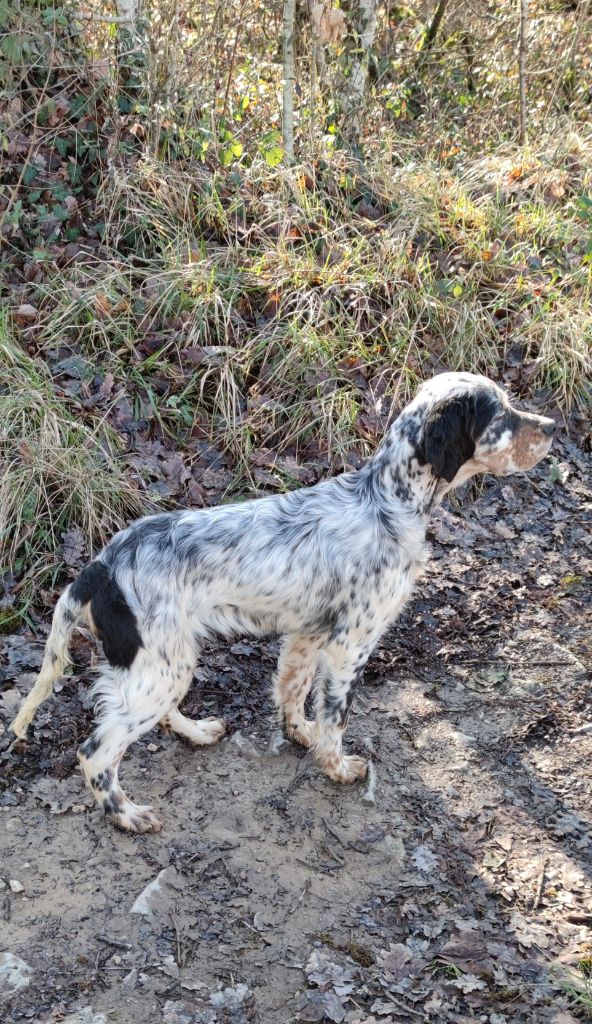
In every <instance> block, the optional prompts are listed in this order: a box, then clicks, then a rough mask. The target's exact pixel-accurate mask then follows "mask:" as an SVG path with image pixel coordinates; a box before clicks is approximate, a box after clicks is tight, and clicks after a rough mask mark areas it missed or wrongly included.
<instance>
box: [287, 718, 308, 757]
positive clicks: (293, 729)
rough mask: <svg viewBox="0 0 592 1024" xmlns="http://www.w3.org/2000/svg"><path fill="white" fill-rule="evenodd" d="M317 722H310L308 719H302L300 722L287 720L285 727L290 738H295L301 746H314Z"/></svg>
mask: <svg viewBox="0 0 592 1024" xmlns="http://www.w3.org/2000/svg"><path fill="white" fill-rule="evenodd" d="M315 728H316V725H315V722H308V721H307V720H306V719H302V721H300V722H289V721H288V722H286V724H285V726H284V729H285V733H286V736H287V738H288V739H289V740H293V741H294V743H299V744H300V746H301V747H306V748H307V750H308V749H309V747H312V745H313V743H314V740H315Z"/></svg>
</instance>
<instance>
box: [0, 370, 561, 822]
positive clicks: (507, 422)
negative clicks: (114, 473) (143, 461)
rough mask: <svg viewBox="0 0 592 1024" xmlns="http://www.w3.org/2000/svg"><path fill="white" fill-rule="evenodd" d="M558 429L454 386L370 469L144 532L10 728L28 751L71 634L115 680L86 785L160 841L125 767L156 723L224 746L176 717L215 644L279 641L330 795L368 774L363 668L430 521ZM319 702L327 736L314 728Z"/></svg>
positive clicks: (280, 694) (298, 721)
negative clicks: (357, 726)
mask: <svg viewBox="0 0 592 1024" xmlns="http://www.w3.org/2000/svg"><path fill="white" fill-rule="evenodd" d="M554 430H555V423H554V421H553V420H552V419H547V418H546V417H543V416H535V415H532V414H530V413H525V412H520V411H518V410H517V409H515V408H513V407H512V406H511V405H510V403H509V401H508V398H507V397H506V395H505V394H504V392H503V391H502V390H501V389H500V388H499V387H497V386H496V385H495V384H493V383H492V382H491V381H490V380H488V379H487V378H486V377H479V376H474V375H472V374H469V373H443V374H441V375H439V376H437V377H434V378H433V379H432V380H430V381H428V382H427V383H425V384H424V385H423V386H422V387H421V388H420V390H419V391H418V393H417V395H416V397H415V398H414V399H413V401H412V402H411V403H410V404H409V405H408V406H407V407H406V408H405V409H404V410H403V412H402V413H401V414H400V416H399V417H398V418H397V419H396V420H395V421H394V423H393V425H392V426H391V427H390V429H389V430H388V432H387V434H386V436H385V438H384V440H383V443H382V445H381V446H380V448H379V449H378V451H377V452H376V455H375V456H374V458H372V459H371V460H370V461H369V462H368V463H367V464H366V465H365V466H364V467H363V468H362V469H360V470H358V471H357V472H352V473H343V474H342V475H341V476H337V477H335V478H333V479H330V480H325V481H323V482H321V483H318V484H316V485H315V486H314V487H307V488H303V489H302V490H297V491H293V492H291V493H289V494H279V495H273V496H272V497H266V498H260V499H257V500H254V501H244V502H239V503H236V504H231V505H223V506H220V507H217V508H210V509H201V510H199V511H179V512H170V513H165V514H161V515H153V516H147V517H145V518H143V519H140V520H138V521H137V522H135V523H133V524H132V525H131V526H129V527H128V528H127V529H125V530H122V531H121V532H120V533H118V534H116V536H115V537H114V538H113V539H112V540H111V541H110V542H109V543H108V544H107V546H106V547H105V548H104V549H103V550H102V551H101V553H100V554H99V555H98V557H97V558H96V559H95V561H93V562H92V563H91V564H90V565H89V566H87V568H86V569H84V570H83V571H82V573H81V574H80V576H79V577H78V579H77V580H76V582H74V583H72V584H71V585H70V586H68V587H67V588H66V590H65V591H64V593H63V594H62V596H61V597H60V599H59V601H58V603H57V606H56V609H55V613H54V617H53V624H52V628H51V632H50V635H49V638H48V641H47V646H46V650H45V656H44V660H43V665H42V667H41V671H40V674H39V677H38V679H37V681H36V683H35V685H34V687H33V689H32V690H31V692H30V694H29V695H28V697H27V698H26V700H25V701H24V704H23V706H22V708H21V710H20V712H19V714H18V715H17V717H16V719H15V720H14V722H13V723H12V726H11V728H12V729H13V731H14V732H15V733H16V735H17V736H18V737H24V736H25V735H26V732H27V727H28V725H29V723H30V722H31V720H32V718H33V715H34V713H35V709H36V708H37V707H38V706H39V704H40V703H41V702H42V701H43V700H45V699H46V698H47V697H49V696H50V694H51V692H52V689H53V683H54V682H55V680H56V679H58V678H59V676H60V674H61V673H62V672H63V671H64V667H65V665H66V664H67V660H68V644H69V640H70V637H71V634H72V631H73V630H74V628H75V626H76V624H77V623H81V624H82V623H84V624H85V625H86V626H87V627H88V628H90V629H91V630H92V632H93V633H94V634H95V635H96V636H97V637H99V638H100V640H101V641H102V644H103V651H104V655H105V659H106V662H107V663H108V664H105V666H104V667H103V668H102V669H101V671H100V675H99V678H98V681H97V682H96V683H95V686H94V693H95V694H97V695H98V698H99V700H98V708H99V713H98V724H97V727H96V729H95V731H94V732H93V733H92V734H91V736H90V737H89V738H88V739H87V740H86V741H85V742H84V743H83V744H82V746H81V747H80V749H79V751H78V756H79V759H80V763H81V766H82V771H83V773H84V776H85V778H86V781H87V783H88V785H89V786H90V789H91V790H92V792H93V793H94V795H95V798H96V800H97V802H98V803H99V805H100V806H101V807H103V808H104V810H105V812H106V813H107V814H109V815H110V816H111V818H112V819H113V821H114V822H115V823H116V824H117V825H118V826H119V827H120V828H123V829H128V830H129V831H130V832H149V831H158V830H159V829H160V828H161V822H160V821H159V819H158V818H157V817H156V816H155V815H154V814H153V812H152V809H151V808H150V807H145V806H137V805H136V804H133V803H132V802H131V801H130V800H129V799H128V797H127V796H126V794H125V793H124V792H123V790H122V788H121V786H120V784H119V781H118V768H119V762H120V761H121V758H122V757H123V755H124V753H125V751H126V749H127V748H128V747H129V745H130V744H131V743H133V742H134V740H137V739H138V738H139V737H140V736H142V735H143V734H144V733H146V732H148V730H149V729H152V728H153V726H155V725H156V724H157V723H158V722H160V723H161V725H163V726H164V727H165V728H167V729H169V730H171V731H172V732H174V733H177V734H178V735H179V736H182V737H184V738H185V739H186V740H189V741H190V742H191V743H193V744H196V745H199V746H203V745H207V744H210V743H215V742H216V740H218V739H220V737H221V736H222V735H223V734H224V722H223V721H221V720H219V719H202V720H201V721H191V720H190V719H188V718H186V717H185V716H184V715H183V714H182V713H181V712H180V711H179V710H178V706H179V704H180V702H181V701H182V700H183V698H184V696H185V694H186V693H187V690H188V689H189V686H190V684H191V680H192V677H193V673H194V669H195V665H196V659H197V657H198V654H199V652H200V649H201V647H202V645H203V644H204V641H206V640H209V639H211V638H212V637H214V636H216V635H222V636H226V637H229V636H232V635H235V634H251V635H255V636H270V635H277V636H281V637H283V642H282V649H281V655H280V659H279V664H278V668H277V674H276V676H275V684H274V697H275V703H276V705H277V708H278V712H279V714H280V717H281V720H282V722H283V724H284V727H285V730H286V732H287V734H288V735H289V736H290V737H291V738H292V739H294V740H296V741H297V742H298V743H301V744H302V745H303V746H305V747H311V748H312V750H313V753H314V756H315V758H316V760H317V762H318V764H319V765H320V767H321V768H322V769H323V771H324V772H325V773H326V774H327V775H328V776H329V777H330V778H331V779H333V780H335V781H336V782H353V781H354V780H355V779H359V778H362V777H363V776H364V775H365V773H366V770H367V764H366V762H365V761H364V760H363V759H362V758H361V757H355V756H347V755H345V754H344V753H343V751H342V739H343V734H344V730H345V727H346V724H347V719H348V713H349V710H350V706H351V703H352V699H353V696H354V693H355V689H356V685H357V683H358V682H359V680H360V677H361V675H362V672H363V670H364V666H365V665H366V662H367V661H368V658H369V656H370V654H371V652H372V650H373V648H374V647H375V646H376V644H377V642H378V640H379V639H380V637H381V635H382V634H383V633H384V631H385V630H386V629H387V627H388V626H389V625H390V624H391V623H392V622H393V621H394V620H395V618H396V617H397V615H398V614H399V612H400V611H401V609H402V608H403V606H404V604H405V603H406V601H407V600H408V599H409V595H410V593H411V588H412V586H413V583H414V580H415V579H416V578H417V576H418V574H419V572H420V571H421V569H422V567H423V565H424V562H425V561H426V558H427V552H426V540H425V534H426V527H427V525H428V520H429V516H430V512H431V510H432V509H433V508H434V506H435V505H437V504H438V502H440V501H441V500H442V498H443V497H444V495H445V494H446V493H447V491H449V490H451V488H453V487H457V486H458V485H459V484H462V483H463V482H464V481H465V480H468V479H469V477H471V476H473V475H474V474H476V473H495V474H498V475H501V476H504V475H506V474H508V473H513V472H515V471H517V470H527V469H530V468H531V467H532V466H534V465H535V464H536V463H537V462H538V461H539V460H540V459H542V458H543V456H545V455H546V454H547V452H548V451H549V449H550V447H551V439H552V435H553V432H554ZM311 687H314V694H315V719H314V721H308V720H307V719H306V717H305V713H304V705H305V701H306V698H307V695H308V693H309V691H310V689H311Z"/></svg>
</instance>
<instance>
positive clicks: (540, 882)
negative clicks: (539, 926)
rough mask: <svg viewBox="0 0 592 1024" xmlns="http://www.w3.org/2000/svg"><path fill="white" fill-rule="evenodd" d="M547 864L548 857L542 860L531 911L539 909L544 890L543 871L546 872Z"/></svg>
mask: <svg viewBox="0 0 592 1024" xmlns="http://www.w3.org/2000/svg"><path fill="white" fill-rule="evenodd" d="M548 863H549V859H548V857H545V859H544V860H543V864H542V867H541V873H540V875H539V880H538V882H537V887H536V890H535V894H534V898H533V901H532V907H531V910H538V909H539V905H540V902H541V898H542V895H543V888H544V885H545V871H546V870H547V864H548Z"/></svg>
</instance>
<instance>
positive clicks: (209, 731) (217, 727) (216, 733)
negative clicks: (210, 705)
mask: <svg viewBox="0 0 592 1024" xmlns="http://www.w3.org/2000/svg"><path fill="white" fill-rule="evenodd" d="M192 724H193V729H192V730H191V734H189V733H188V735H187V739H188V740H189V742H190V743H192V744H193V745H194V746H196V747H209V746H210V745H211V744H212V743H217V742H218V740H221V739H222V737H223V736H224V733H225V732H226V722H225V721H224V719H223V718H202V719H200V721H199V722H193V723H192Z"/></svg>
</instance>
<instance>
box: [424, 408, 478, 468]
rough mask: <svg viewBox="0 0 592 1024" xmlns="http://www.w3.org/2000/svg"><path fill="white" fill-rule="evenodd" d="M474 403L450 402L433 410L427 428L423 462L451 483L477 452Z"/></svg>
mask: <svg viewBox="0 0 592 1024" xmlns="http://www.w3.org/2000/svg"><path fill="white" fill-rule="evenodd" d="M474 424H475V403H474V400H473V398H472V396H470V395H461V396H458V397H457V398H449V399H447V400H446V401H444V402H441V403H440V404H439V405H437V406H436V407H435V408H434V409H432V411H431V413H430V415H429V416H428V420H427V423H426V427H425V433H424V438H423V458H424V461H425V462H427V463H429V464H430V466H431V467H432V469H433V470H434V473H435V474H436V476H439V477H442V478H443V479H444V480H446V481H447V483H451V482H452V481H453V480H454V478H455V476H456V474H457V473H458V471H459V469H460V467H461V466H462V465H464V463H465V462H467V461H468V460H469V459H470V458H471V456H472V455H473V454H474V452H475V441H474Z"/></svg>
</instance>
